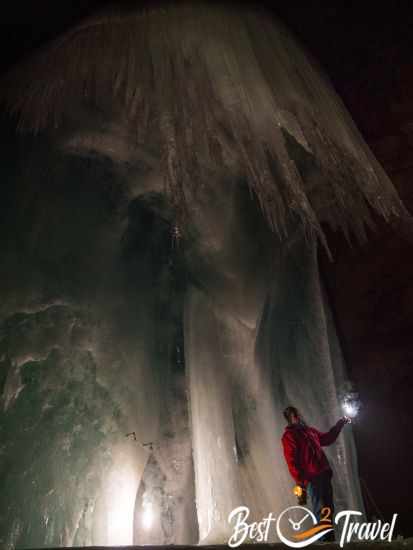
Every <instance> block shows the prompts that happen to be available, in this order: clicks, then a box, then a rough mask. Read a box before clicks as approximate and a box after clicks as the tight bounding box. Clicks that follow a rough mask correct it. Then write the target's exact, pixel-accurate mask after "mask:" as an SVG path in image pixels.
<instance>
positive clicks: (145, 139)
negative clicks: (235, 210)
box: [1, 4, 407, 242]
mask: <svg viewBox="0 0 413 550" xmlns="http://www.w3.org/2000/svg"><path fill="white" fill-rule="evenodd" d="M2 89H3V91H2V93H1V95H2V99H3V100H5V101H6V102H7V104H8V107H9V109H10V110H11V111H12V112H14V113H17V114H18V116H19V121H20V122H19V125H20V127H21V128H22V129H28V130H32V131H35V132H37V131H39V130H42V129H45V128H48V127H58V126H59V125H60V124H61V123H62V121H64V119H65V116H66V115H68V114H69V113H70V110H71V109H73V101H78V102H79V101H82V102H84V103H85V104H89V105H93V106H94V107H98V108H102V109H107V108H108V105H110V102H111V101H117V102H120V103H121V104H122V106H123V109H124V112H125V113H126V114H127V120H128V124H131V125H133V127H134V129H135V131H136V142H137V144H139V145H140V146H142V147H146V148H148V149H150V150H151V151H156V152H157V153H158V155H159V160H160V164H161V167H162V171H163V174H164V178H165V184H166V189H167V192H168V193H169V195H170V200H171V201H172V204H173V205H174V206H175V207H176V209H177V215H178V219H180V220H181V222H182V223H183V224H184V223H185V222H184V219H185V216H186V209H187V206H188V204H187V202H188V201H187V200H186V197H187V194H188V191H189V190H190V189H194V188H195V187H196V185H197V183H199V182H200V181H203V180H205V179H206V174H207V173H208V177H209V175H210V174H211V173H213V172H214V171H217V172H219V171H222V170H225V169H228V171H229V173H231V171H232V173H233V171H234V169H236V170H237V173H238V174H241V175H243V176H245V177H247V179H248V182H249V185H250V187H251V189H252V190H253V191H254V193H255V194H256V196H257V197H258V200H259V202H260V205H261V207H262V210H263V213H264V215H265V217H266V219H267V220H268V222H269V224H270V226H271V228H272V229H273V230H274V231H276V232H277V233H278V234H279V235H280V236H283V235H285V234H286V233H287V225H288V220H289V219H290V218H291V217H292V218H293V219H299V220H300V221H301V223H302V224H303V226H304V228H305V229H306V232H307V234H316V235H318V236H319V237H320V238H321V239H322V240H323V241H324V242H325V239H324V236H323V232H322V229H321V226H320V222H322V221H325V222H327V223H329V224H330V225H331V226H332V227H333V228H334V229H336V228H341V229H342V230H343V231H344V232H345V233H346V235H347V234H348V232H349V230H352V231H353V232H354V233H355V234H356V235H357V236H358V237H359V238H360V239H363V238H364V236H365V235H364V225H365V224H366V223H367V224H368V223H370V222H371V220H370V215H369V212H370V208H371V209H373V210H374V211H376V212H378V213H379V214H380V215H382V216H383V217H384V218H385V219H387V220H388V219H390V218H391V217H392V216H402V215H407V213H406V212H405V210H404V207H403V205H402V203H401V202H400V199H399V197H398V195H397V192H396V191H395V189H394V187H393V185H392V183H391V182H390V180H389V179H388V177H387V176H386V174H385V173H384V171H383V169H382V168H381V167H380V165H379V164H378V162H377V161H376V160H375V158H374V156H373V155H372V153H371V152H370V150H369V149H368V147H367V145H366V144H365V142H364V141H363V139H362V137H361V135H360V134H359V132H358V130H357V128H356V127H355V125H354V124H353V122H352V120H351V117H350V116H349V115H348V113H347V112H346V110H345V107H344V106H343V104H342V102H341V100H340V99H339V97H338V96H337V95H336V94H335V92H334V91H333V89H332V87H331V86H330V84H329V83H328V82H327V81H326V80H325V79H324V77H323V76H322V75H321V73H320V71H319V69H318V68H317V67H316V66H315V64H314V63H313V61H311V60H309V58H308V56H307V55H306V54H305V53H304V52H303V51H302V49H301V48H300V46H299V45H298V44H297V43H296V41H295V40H294V38H293V37H292V36H291V35H290V34H289V33H288V32H287V31H286V30H285V29H284V27H283V26H282V25H281V24H280V23H278V22H276V21H274V20H273V18H271V17H270V16H268V14H267V15H266V14H262V13H256V12H253V11H242V10H240V9H238V10H237V11H234V8H231V7H222V6H209V5H207V4H205V5H202V4H195V5H192V6H191V5H187V4H182V5H179V4H178V5H174V6H171V5H170V6H167V7H166V8H164V9H156V10H152V11H147V12H139V13H135V12H132V13H117V14H115V13H113V14H106V15H102V16H100V17H95V18H93V19H90V20H86V21H84V22H83V24H81V25H80V26H78V27H77V28H75V29H73V30H72V31H70V32H69V33H67V34H66V35H65V36H63V37H61V38H60V39H58V40H56V41H55V42H54V43H52V44H50V45H49V46H48V47H47V48H45V49H44V50H43V51H39V52H38V53H37V54H36V55H35V56H34V57H32V58H31V59H29V60H28V61H27V63H26V64H25V65H21V66H20V67H18V68H17V69H15V70H14V71H12V72H11V73H10V74H9V75H8V77H7V78H6V81H5V82H3V85H2ZM291 139H293V140H295V142H296V144H298V145H299V146H300V147H301V148H302V149H303V150H304V151H305V154H307V155H309V158H311V162H312V163H313V166H314V167H315V170H316V173H317V178H316V185H314V180H313V183H312V184H311V185H310V184H309V182H308V181H306V177H305V174H303V172H302V170H300V167H299V165H298V163H297V162H296V159H295V158H294V155H292V154H291V150H290V149H291V148H289V146H288V141H289V140H290V141H291ZM211 183H213V182H211Z"/></svg>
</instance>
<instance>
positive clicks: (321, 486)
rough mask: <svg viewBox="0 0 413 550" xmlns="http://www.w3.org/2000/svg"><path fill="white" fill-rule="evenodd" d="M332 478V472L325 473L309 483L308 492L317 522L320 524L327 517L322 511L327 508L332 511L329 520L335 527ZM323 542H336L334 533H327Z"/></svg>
mask: <svg viewBox="0 0 413 550" xmlns="http://www.w3.org/2000/svg"><path fill="white" fill-rule="evenodd" d="M331 478H332V472H331V471H327V472H323V473H322V474H320V475H318V476H317V477H315V478H314V479H312V480H311V481H310V482H309V484H308V486H307V492H308V495H309V497H310V498H311V505H312V508H313V512H314V515H315V516H316V518H317V521H318V522H319V521H320V520H322V519H323V518H325V517H326V513H325V512H324V514H321V510H322V509H323V508H325V507H328V508H330V510H331V514H330V516H329V519H330V521H331V522H332V523H333V525H334V502H333V487H332V485H331ZM322 540H326V541H329V540H330V541H332V540H334V531H332V532H330V533H327V535H325V537H323V539H322Z"/></svg>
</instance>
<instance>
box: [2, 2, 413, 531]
mask: <svg viewBox="0 0 413 550" xmlns="http://www.w3.org/2000/svg"><path fill="white" fill-rule="evenodd" d="M136 3H139V2H136ZM136 3H135V4H136ZM108 4H110V2H106V1H102V0H101V1H98V0H84V1H81V2H67V1H64V0H62V1H61V2H53V1H52V0H43V1H42V2H26V3H23V2H20V1H15V2H13V3H8V4H7V5H6V7H5V8H3V9H4V10H5V11H4V12H3V15H2V20H1V24H0V31H1V32H0V41H1V47H0V71H1V73H4V72H5V71H6V70H7V69H8V68H9V67H10V66H12V65H14V64H15V63H18V62H19V60H21V59H22V58H23V57H24V56H25V55H27V54H28V53H30V52H31V51H32V50H33V49H35V48H37V47H38V46H41V45H42V44H45V43H46V42H47V41H48V40H50V39H52V38H54V37H55V36H57V35H58V34H60V33H61V32H63V31H64V30H66V29H67V28H68V27H70V26H72V25H73V24H74V23H76V22H77V21H78V20H79V18H81V17H84V16H87V15H89V14H90V13H92V12H93V11H95V10H96V8H99V7H101V6H105V5H108ZM129 4H131V2H129ZM157 4H159V2H158V3H154V2H152V3H149V2H145V3H142V5H150V6H153V5H157ZM253 5H256V6H263V7H265V8H267V9H268V10H269V16H271V14H274V15H276V16H278V17H279V18H281V19H282V20H283V21H284V22H285V23H286V24H287V25H288V26H289V27H290V29H291V30H292V31H293V32H294V33H295V34H296V36H297V37H298V38H299V40H300V41H301V42H302V43H303V45H304V46H305V47H306V48H307V50H308V51H310V53H311V54H312V55H313V56H314V57H315V58H316V59H317V60H318V62H319V63H320V64H321V66H322V67H323V68H324V70H325V72H326V73H327V75H328V76H329V77H330V79H331V81H332V83H333V85H334V86H335V88H336V90H337V91H338V93H339V94H340V96H341V98H342V99H343V101H344V103H345V104H346V106H347V108H348V110H349V111H350V113H351V115H352V116H353V118H354V120H355V122H356V124H357V126H358V127H359V129H360V130H361V132H362V134H363V136H364V138H365V139H366V141H367V143H368V144H369V146H370V147H371V149H372V150H373V152H374V153H375V155H376V156H377V158H378V160H379V161H380V162H381V163H382V165H383V166H384V168H385V170H386V171H387V173H388V174H389V176H390V178H391V179H392V181H393V183H394V184H395V185H396V187H397V189H398V191H399V193H400V195H401V198H402V199H403V200H404V202H405V204H406V206H407V208H408V209H409V210H410V212H413V186H412V183H411V176H413V34H412V33H411V29H412V24H413V6H412V5H411V3H410V2H392V3H384V4H380V3H378V2H368V1H365V2H356V1H353V2H351V1H347V2H328V3H327V2H323V1H322V0H319V1H311V0H307V1H306V2H302V1H300V0H289V1H288V2H287V1H284V0H280V1H277V2H271V3H270V2H256V3H255V4H253ZM234 6H235V7H236V4H234ZM0 125H1V131H0V140H1V143H2V147H3V150H5V151H6V152H7V157H8V159H9V161H8V166H3V178H2V180H1V183H0V185H1V187H0V189H1V191H0V193H1V197H0V216H1V225H2V224H3V223H5V221H6V220H7V204H8V200H7V197H8V196H9V195H10V193H11V189H10V188H9V187H8V185H7V181H8V178H7V173H8V172H10V171H12V170H13V162H14V161H15V159H17V139H16V137H15V135H14V129H13V124H12V122H11V121H10V120H9V119H8V118H7V117H5V116H4V115H2V116H1V119H0ZM4 176H5V177H4ZM3 227H4V226H3ZM326 231H327V234H328V238H329V242H330V245H331V249H332V252H333V254H334V263H331V262H330V261H329V260H328V259H327V258H326V257H325V256H324V255H323V253H321V257H320V260H321V264H322V271H323V277H324V280H325V283H326V287H327V290H328V293H329V296H330V300H331V305H332V307H333V310H334V315H335V318H336V323H337V328H338V331H339V335H340V338H341V344H342V346H343V351H344V355H345V358H346V362H347V368H348V371H349V375H350V378H351V379H352V380H353V382H354V383H355V386H356V388H357V390H358V391H359V393H360V397H361V399H362V402H363V408H362V411H361V414H360V416H359V418H358V420H357V421H356V424H355V426H354V432H355V437H356V441H357V446H358V454H359V466H360V476H361V478H362V480H363V482H362V483H363V487H364V497H365V501H366V507H367V511H368V513H369V514H370V516H373V515H374V516H378V517H379V515H380V514H383V516H384V517H385V518H386V519H389V518H391V515H392V514H393V513H396V512H397V513H399V518H398V523H397V526H398V532H399V533H402V534H403V535H404V536H413V522H412V521H411V517H412V515H413V498H412V496H411V487H413V473H412V467H411V465H412V464H413V443H412V437H411V434H412V422H413V414H412V405H411V396H412V395H413V338H412V334H413V284H412V282H413V239H412V238H410V237H409V236H408V235H406V234H403V232H401V231H397V230H396V229H395V228H391V227H389V226H386V225H385V224H383V223H381V222H380V221H378V230H377V232H376V233H375V234H372V235H371V236H370V240H369V242H368V244H366V245H364V246H355V247H354V248H353V249H351V248H349V246H348V245H347V243H346V242H345V240H344V238H342V237H341V236H340V235H335V234H332V233H331V232H328V230H327V229H326Z"/></svg>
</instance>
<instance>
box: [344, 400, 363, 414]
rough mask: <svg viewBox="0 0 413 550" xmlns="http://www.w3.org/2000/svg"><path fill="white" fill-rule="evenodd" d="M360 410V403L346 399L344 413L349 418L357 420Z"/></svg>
mask: <svg viewBox="0 0 413 550" xmlns="http://www.w3.org/2000/svg"><path fill="white" fill-rule="evenodd" d="M359 408H360V404H359V403H358V401H353V400H350V399H344V401H343V411H344V414H345V415H346V416H348V417H349V418H355V417H356V416H357V415H358V412H359Z"/></svg>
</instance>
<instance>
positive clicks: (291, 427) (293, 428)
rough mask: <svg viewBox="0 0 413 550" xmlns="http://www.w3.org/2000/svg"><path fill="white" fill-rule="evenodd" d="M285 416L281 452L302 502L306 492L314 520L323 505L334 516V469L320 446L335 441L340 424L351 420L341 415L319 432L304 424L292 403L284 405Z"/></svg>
mask: <svg viewBox="0 0 413 550" xmlns="http://www.w3.org/2000/svg"><path fill="white" fill-rule="evenodd" d="M284 417H285V419H286V420H287V422H288V426H287V427H286V428H285V431H284V434H283V436H282V445H283V449H284V456H285V460H286V461H287V466H288V469H289V471H290V474H291V476H292V477H293V479H294V480H295V482H296V483H297V485H299V486H300V487H301V488H302V490H303V493H304V501H303V502H305V497H306V493H307V492H308V494H309V495H310V498H311V505H312V508H313V512H314V515H315V516H316V517H317V520H318V521H320V519H321V510H322V508H324V507H329V508H330V509H331V520H333V516H334V502H333V488H332V484H331V479H332V476H333V471H332V469H331V467H330V464H329V462H328V460H327V457H326V455H325V454H324V451H323V449H322V447H325V446H327V445H331V444H332V443H334V442H335V440H336V439H337V437H338V435H339V433H340V432H341V429H342V428H343V426H344V425H345V424H347V423H349V422H351V421H350V419H349V418H347V417H346V416H344V417H343V418H340V420H339V421H338V422H337V423H336V424H335V425H334V426H333V427H332V428H331V429H330V430H329V431H328V432H325V433H322V432H319V431H318V430H316V429H315V428H311V427H310V426H307V424H306V423H305V422H304V420H303V419H302V417H301V415H300V413H299V412H298V410H297V409H296V408H295V407H291V406H290V407H287V408H286V409H285V411H284Z"/></svg>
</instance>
